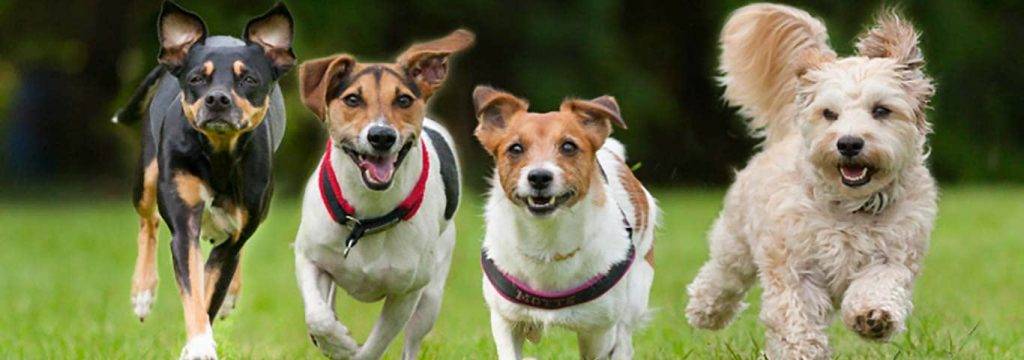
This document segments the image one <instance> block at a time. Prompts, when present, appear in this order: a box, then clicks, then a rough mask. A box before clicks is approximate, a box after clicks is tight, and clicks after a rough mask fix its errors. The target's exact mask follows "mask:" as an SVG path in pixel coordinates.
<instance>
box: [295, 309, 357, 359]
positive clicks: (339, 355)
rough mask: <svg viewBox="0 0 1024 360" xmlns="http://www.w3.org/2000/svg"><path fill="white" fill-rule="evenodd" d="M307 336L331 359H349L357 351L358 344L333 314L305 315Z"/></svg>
mask: <svg viewBox="0 0 1024 360" xmlns="http://www.w3.org/2000/svg"><path fill="white" fill-rule="evenodd" d="M306 324H307V325H308V326H309V337H310V339H312V340H313V345H316V347H317V348H319V349H320V352H322V353H323V354H324V355H325V356H327V357H329V358H331V359H351V358H353V357H354V356H355V354H356V353H357V352H358V351H359V344H357V343H356V340H355V339H353V338H352V336H351V335H350V334H349V332H348V328H346V327H345V325H342V324H341V323H339V322H338V321H337V320H334V317H333V316H322V317H315V316H307V318H306Z"/></svg>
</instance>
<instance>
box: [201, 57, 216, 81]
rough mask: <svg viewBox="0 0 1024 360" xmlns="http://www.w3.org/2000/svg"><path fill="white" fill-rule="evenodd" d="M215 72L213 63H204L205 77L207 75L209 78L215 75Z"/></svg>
mask: <svg viewBox="0 0 1024 360" xmlns="http://www.w3.org/2000/svg"><path fill="white" fill-rule="evenodd" d="M213 70H214V67H213V61H209V60H207V61H206V62H204V63H203V75H206V76H207V77H209V76H210V75H213Z"/></svg>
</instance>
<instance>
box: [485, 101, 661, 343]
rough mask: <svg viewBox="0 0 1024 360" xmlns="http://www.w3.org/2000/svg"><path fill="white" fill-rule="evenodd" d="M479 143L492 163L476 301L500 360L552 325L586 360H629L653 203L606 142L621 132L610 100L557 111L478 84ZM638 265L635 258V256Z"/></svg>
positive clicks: (642, 313) (650, 244) (649, 274)
mask: <svg viewBox="0 0 1024 360" xmlns="http://www.w3.org/2000/svg"><path fill="white" fill-rule="evenodd" d="M473 102H474V104H475V107H476V116H477V119H478V120H479V125H478V126H477V128H476V137H477V139H478V140H479V141H480V143H481V144H482V145H483V147H484V148H485V149H486V150H487V152H488V153H489V154H490V155H491V156H492V157H493V158H494V161H495V174H496V176H495V178H494V179H493V181H492V182H493V183H492V185H491V191H490V194H489V197H488V201H487V205H486V207H485V211H484V213H485V219H486V222H487V225H486V236H485V238H484V246H483V251H482V252H481V264H482V267H483V271H484V277H483V291H484V298H485V299H486V301H487V305H488V306H489V307H490V310H491V331H492V333H493V336H494V342H495V344H496V345H497V350H498V357H499V358H501V359H520V358H521V356H522V354H521V350H522V344H523V340H524V339H529V340H531V341H532V342H539V341H540V338H541V335H542V334H543V331H544V329H545V328H547V327H548V326H561V327H564V328H567V329H570V330H572V331H574V332H576V333H577V336H578V341H579V349H580V356H581V357H582V358H584V359H605V358H613V359H629V358H631V357H632V356H633V344H632V333H633V331H634V330H636V329H637V328H638V327H639V326H640V325H641V324H642V323H643V320H644V319H645V317H646V314H647V299H648V295H649V293H650V288H651V282H652V281H653V280H654V252H653V251H654V228H655V219H657V217H658V215H657V213H658V208H657V207H656V206H655V203H654V198H652V197H651V195H650V194H649V193H648V192H647V190H645V189H644V187H643V185H641V184H640V182H639V181H638V180H637V179H636V178H635V177H634V176H633V172H632V170H630V168H629V167H628V166H626V163H625V149H624V148H623V146H622V144H621V143H619V142H618V141H616V140H614V139H611V138H609V137H608V136H609V135H610V134H611V132H612V125H613V124H615V125H618V126H620V127H622V128H625V127H626V124H625V123H624V122H623V121H622V117H621V115H620V114H619V105H618V104H617V103H616V101H615V99H614V98H612V97H610V96H602V97H599V98H596V99H593V100H579V99H568V100H565V101H564V102H563V103H562V105H561V108H560V109H559V111H555V112H548V113H531V112H527V107H528V105H527V102H526V101H525V100H522V99H519V98H517V97H515V96H513V95H511V94H509V93H506V92H502V91H498V90H495V89H492V88H489V87H486V86H481V87H477V88H476V90H475V91H474V92H473ZM639 257H642V259H638V258H639Z"/></svg>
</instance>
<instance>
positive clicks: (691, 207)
mask: <svg viewBox="0 0 1024 360" xmlns="http://www.w3.org/2000/svg"><path fill="white" fill-rule="evenodd" d="M654 194H655V195H656V196H657V197H658V198H659V200H660V202H661V205H662V207H663V210H664V219H663V225H662V228H661V231H660V232H659V236H658V239H657V251H656V257H657V275H656V276H655V284H654V289H653V294H652V296H651V303H652V304H651V305H652V307H653V308H655V309H656V313H655V316H654V319H653V321H652V323H651V324H650V326H649V327H648V328H646V329H644V330H643V331H641V332H640V333H638V334H637V335H636V336H635V337H634V343H635V345H636V348H637V358H639V359H679V358H695V359H703V358H741V359H745V358H753V357H756V356H757V354H758V351H759V349H760V347H761V346H762V344H763V331H764V328H763V327H762V326H761V325H760V324H758V322H757V311H758V308H759V307H758V304H757V303H758V301H757V296H758V293H757V291H755V294H752V295H751V296H750V300H751V302H752V306H751V308H750V309H748V310H747V311H746V312H744V313H743V314H742V316H741V317H740V318H739V320H738V321H737V322H735V323H734V324H732V325H731V326H730V327H729V328H727V329H726V330H724V331H721V332H716V333H713V332H706V331H697V330H694V329H693V328H691V327H690V326H689V325H687V324H686V320H685V318H684V317H683V314H682V309H683V307H684V305H685V303H686V296H685V293H684V288H685V286H686V284H687V283H688V282H689V281H690V280H691V279H692V278H693V276H694V274H695V273H696V271H697V268H698V267H699V266H700V265H701V263H702V262H703V261H704V260H705V259H706V258H707V245H706V243H705V239H704V234H705V232H706V231H707V228H708V225H709V224H710V223H711V221H712V219H713V218H714V216H715V214H716V213H717V212H718V210H719V207H720V202H721V195H722V193H721V191H707V190H685V189H681V190H664V189H662V190H659V191H654ZM125 198H126V199H127V194H126V195H125ZM941 204H942V209H941V211H940V214H939V220H938V226H937V229H936V231H935V234H934V236H933V238H932V248H931V252H930V253H929V255H928V258H927V265H926V267H925V271H924V274H923V276H922V277H921V278H920V279H919V281H918V283H917V284H918V285H917V289H916V292H915V294H914V295H915V296H914V297H915V305H916V308H915V311H914V313H913V315H912V317H911V319H910V321H909V331H908V332H907V333H905V334H903V335H901V336H899V337H898V338H897V339H895V342H893V343H891V344H881V345H879V344H873V343H867V342H864V341H862V340H860V339H858V338H857V337H856V336H855V335H853V334H852V333H851V332H849V331H848V330H846V329H845V328H843V326H842V325H841V324H840V323H838V322H837V323H835V324H834V326H833V327H832V329H831V331H830V334H831V337H832V344H833V346H834V348H835V349H836V354H837V356H838V357H840V358H847V359H851V358H857V359H859V358H890V359H891V358H1024V326H1022V325H1021V324H1022V323H1024V241H1022V240H1024V239H1022V236H1021V233H1022V230H1024V188H1012V187H1011V188H1003V187H984V188H983V187H970V188H951V189H947V190H946V191H945V192H944V193H943V197H942V202H941ZM298 209H299V207H298V204H297V203H296V201H295V200H292V199H285V198H279V199H278V200H277V201H276V202H275V204H274V206H273V210H272V211H271V213H270V218H269V219H268V220H267V222H266V223H265V224H264V225H263V227H262V228H260V230H259V231H258V232H257V233H256V236H255V237H254V238H253V239H252V240H251V241H250V243H249V244H248V245H247V247H246V253H245V258H244V259H243V266H244V267H245V282H244V290H243V292H242V298H241V300H240V301H241V302H240V305H239V308H238V309H237V310H236V312H235V313H234V314H233V316H232V317H231V318H229V319H227V320H225V321H222V322H218V323H216V324H215V326H214V329H215V330H214V331H215V337H216V339H217V342H218V344H219V349H218V350H219V353H220V354H221V358H227V359H238V358H246V359H248V358H258V359H285V358H289V359H291V358H317V357H319V352H318V351H317V350H316V349H315V348H314V347H313V345H312V344H311V343H310V341H309V338H308V337H307V335H306V328H305V324H304V321H303V310H302V305H301V301H300V298H299V294H298V291H297V289H296V286H295V280H294V274H293V266H292V250H291V248H290V243H291V242H292V239H293V236H294V234H295V230H296V227H297V224H298V221H299V213H298ZM482 220H483V219H482V217H481V211H480V201H479V199H478V198H472V197H471V198H469V199H466V201H465V202H464V203H463V205H462V209H461V210H460V215H459V220H458V221H459V223H458V226H459V238H458V245H457V247H456V249H455V254H454V264H453V265H452V271H451V275H450V277H449V279H448V286H447V292H446V293H445V300H444V301H445V302H444V307H443V309H442V311H441V317H440V319H439V321H438V323H437V326H436V327H435V328H434V330H433V332H432V333H431V334H430V335H429V336H428V337H427V340H426V342H425V344H424V351H423V357H424V358H428V359H435V358H436V359H483V358H492V357H493V356H494V349H493V345H492V343H491V336H490V330H489V329H490V328H489V325H488V320H487V319H488V316H487V309H486V307H485V305H484V303H483V300H482V298H481V296H480V287H481V282H480V267H479V265H478V264H477V261H478V259H479V258H478V256H479V253H478V251H479V248H480V241H481V229H482V226H481V221H482ZM136 224H137V220H136V218H135V217H134V213H133V210H132V209H131V206H130V205H129V202H128V201H127V200H123V201H120V200H117V199H114V200H106V201H71V202H70V203H69V202H67V201H65V200H60V201H59V202H48V201H47V202H43V201H28V202H26V201H10V200H0V245H2V246H0V265H2V270H0V309H3V310H2V311H0V358H5V359H7V358H102V359H139V358H158V359H167V358H174V357H177V355H178V353H179V351H180V349H181V346H182V345H183V344H184V325H183V320H182V317H181V312H182V309H181V305H180V303H179V301H178V296H177V289H176V288H175V283H174V277H173V274H172V273H171V265H170V252H169V247H168V238H169V236H168V234H167V233H166V230H162V231H163V232H162V233H161V238H162V242H161V245H160V247H159V251H160V253H159V258H160V265H159V266H160V279H161V282H160V287H159V292H158V300H157V303H156V306H155V308H154V311H153V313H152V314H151V315H150V317H149V318H148V319H147V320H146V322H145V323H139V321H138V319H136V318H135V317H134V315H133V314H132V312H131V308H130V305H129V301H128V290H129V282H130V277H131V274H132V266H133V265H134V257H135V234H136V232H135V231H136V229H135V226H136ZM162 229H166V227H162ZM379 306H380V305H379V304H360V303H356V302H354V301H352V300H351V299H348V298H346V297H345V296H341V297H340V301H339V303H338V311H339V317H340V318H341V319H342V321H343V322H344V323H345V324H346V325H348V326H349V328H350V329H352V331H353V333H354V334H355V336H356V337H357V339H365V337H366V335H367V334H368V332H369V330H370V328H371V326H372V324H373V322H374V321H375V319H376V316H377V313H378V311H379ZM400 344H401V340H398V341H396V342H395V343H393V344H392V346H391V348H390V350H389V352H388V355H387V358H396V357H397V355H398V354H399V352H400V349H401V345H400ZM575 351H576V341H575V337H573V336H571V335H570V334H569V333H568V332H565V331H562V330H557V329H556V330H553V331H549V332H548V333H547V334H546V335H545V338H544V340H543V341H542V342H541V344H540V345H533V344H528V345H527V346H526V348H525V353H526V354H527V355H530V356H534V357H537V358H540V359H569V358H575V357H576V352H575Z"/></svg>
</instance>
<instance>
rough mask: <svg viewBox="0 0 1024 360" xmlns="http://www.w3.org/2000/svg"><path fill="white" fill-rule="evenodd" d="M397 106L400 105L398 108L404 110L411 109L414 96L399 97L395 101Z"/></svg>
mask: <svg viewBox="0 0 1024 360" xmlns="http://www.w3.org/2000/svg"><path fill="white" fill-rule="evenodd" d="M395 105H398V107H400V108H403V109H407V108H409V107H410V106H412V96H409V95H402V96H399V97H398V98H397V99H395Z"/></svg>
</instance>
